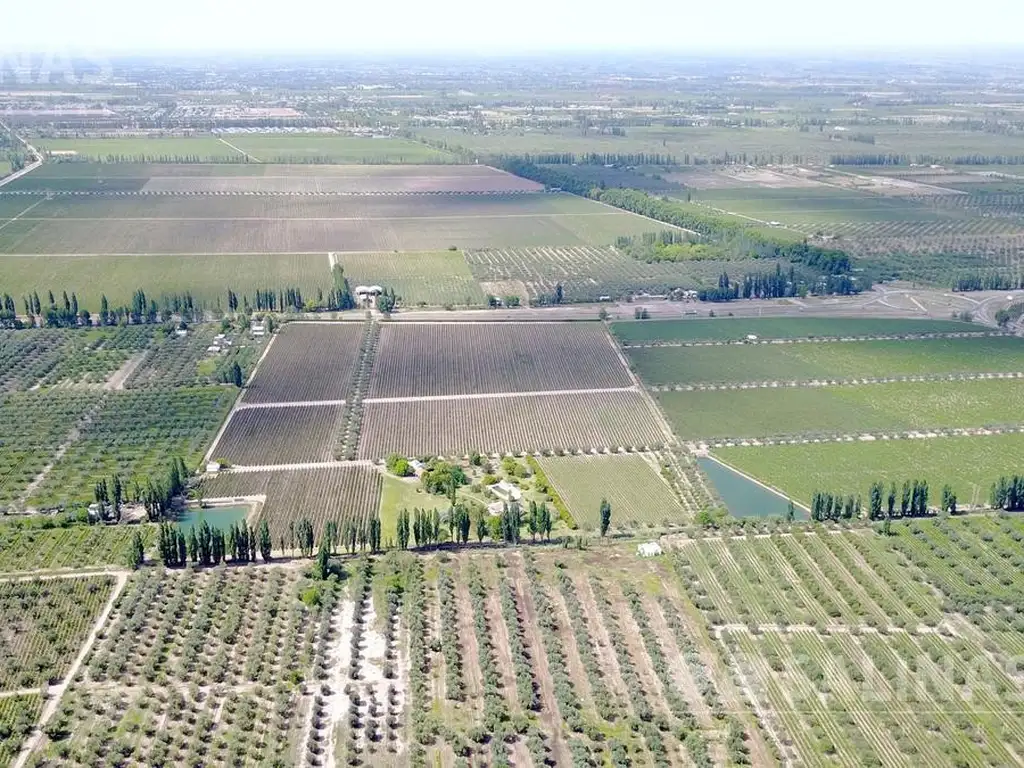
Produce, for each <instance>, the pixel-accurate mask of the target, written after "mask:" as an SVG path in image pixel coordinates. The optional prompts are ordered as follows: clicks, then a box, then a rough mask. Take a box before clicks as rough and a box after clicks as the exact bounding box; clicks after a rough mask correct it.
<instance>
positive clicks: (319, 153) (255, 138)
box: [224, 133, 455, 165]
mask: <svg viewBox="0 0 1024 768" xmlns="http://www.w3.org/2000/svg"><path fill="white" fill-rule="evenodd" d="M224 140H225V141H228V142H230V143H231V144H233V145H235V146H236V147H238V148H239V149H240V150H242V151H243V152H245V153H247V154H248V155H249V156H250V159H251V160H254V161H256V162H264V163H295V164H302V163H338V164H344V163H353V164H358V163H363V164H366V165H374V164H378V165H380V164H387V163H399V164H404V163H452V162H455V157H454V156H453V155H451V154H449V153H448V152H443V151H441V150H437V149H433V148H432V147H428V146H426V145H425V144H421V143H420V142H418V141H411V140H409V139H398V138H364V137H361V136H344V135H339V134H332V133H308V134H293V133H289V134H265V133H229V134H226V135H225V137H224Z"/></svg>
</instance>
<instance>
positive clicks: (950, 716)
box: [674, 516, 1024, 766]
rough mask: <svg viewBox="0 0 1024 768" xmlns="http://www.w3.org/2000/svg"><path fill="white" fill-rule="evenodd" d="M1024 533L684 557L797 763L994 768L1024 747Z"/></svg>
mask: <svg viewBox="0 0 1024 768" xmlns="http://www.w3.org/2000/svg"><path fill="white" fill-rule="evenodd" d="M1021 535H1022V523H1021V522H1020V521H1019V520H1018V519H1015V518H1012V517H1009V516H998V517H994V516H974V517H971V518H966V519H963V520H945V521H935V520H928V521H916V520H915V521H912V522H910V523H906V524H896V525H894V526H893V535H892V536H882V535H879V534H877V533H874V532H871V531H857V532H850V533H838V534H833V535H822V534H819V533H807V534H799V533H798V534H796V535H771V536H765V537H757V538H738V537H737V538H727V539H712V540H706V541H701V542H690V543H687V544H686V545H684V546H682V547H681V548H680V549H679V551H678V552H677V553H676V554H675V555H674V567H675V569H676V572H677V574H678V576H679V577H680V579H681V582H682V584H683V586H684V588H685V589H686V591H687V593H688V596H689V597H690V599H691V600H692V601H693V603H694V604H695V605H696V606H697V607H698V609H699V610H700V611H701V613H702V614H703V616H704V618H705V620H706V622H707V623H708V625H709V627H710V629H711V630H712V631H713V633H714V634H715V636H716V637H717V638H718V639H719V641H720V643H721V649H722V651H723V652H724V655H725V658H726V660H727V662H728V664H729V665H730V667H731V668H732V669H733V670H734V671H735V674H736V677H737V679H739V680H740V681H742V684H743V686H744V687H745V689H746V690H747V691H748V695H750V696H751V697H752V698H753V705H754V707H755V709H756V710H757V711H759V712H761V713H763V715H762V716H763V718H764V721H765V722H766V723H767V724H768V725H769V726H770V728H771V729H772V732H773V733H775V734H777V736H778V739H779V741H780V746H781V748H782V755H783V757H784V758H785V759H790V760H797V761H799V762H800V763H801V764H805V765H834V764H835V762H836V761H840V762H841V763H843V764H848V763H849V764H852V762H853V761H854V760H857V761H864V760H868V761H870V762H871V763H873V764H878V763H881V764H891V765H917V764H920V763H921V762H924V761H927V762H936V763H938V764H944V765H945V764H958V763H959V764H968V765H972V764H977V765H993V766H994V765H1003V764H1006V763H1007V761H1009V762H1015V760H1016V759H1015V757H1013V755H1016V754H1018V750H1019V748H1020V746H1021V745H1022V744H1024V742H1022V736H1024V720H1022V715H1024V712H1022V711H1021V709H1020V706H1019V696H1020V680H1019V677H1018V676H1017V675H1016V674H1015V672H1013V670H1012V668H1011V667H1007V665H1006V661H1007V658H1008V656H1010V655H1012V654H1015V653H1018V652H1019V650H1018V647H1019V640H1018V638H1017V637H1016V636H1015V634H1016V633H1015V632H1013V631H1007V630H1010V629H1011V626H1012V624H1011V623H1012V622H1014V621H1017V618H1016V608H1015V606H1017V605H1018V604H1019V592H1017V591H1015V590H1014V589H1013V588H1012V586H1011V584H1013V583H1014V582H1015V581H1016V580H1019V572H1018V570H1017V568H1016V566H1014V565H1013V564H1012V561H1013V560H1014V559H1015V558H1018V557H1019V554H1017V545H1016V541H1015V538H1016V537H1019V536H1021ZM964 610H966V611H968V613H967V614H963V613H961V612H960V611H964ZM969 622H970V623H973V624H974V626H973V627H972V626H970V623H969Z"/></svg>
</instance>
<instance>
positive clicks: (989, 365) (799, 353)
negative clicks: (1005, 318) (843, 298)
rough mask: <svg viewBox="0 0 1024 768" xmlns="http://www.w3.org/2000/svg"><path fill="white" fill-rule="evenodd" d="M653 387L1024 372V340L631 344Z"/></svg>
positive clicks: (630, 352)
mask: <svg viewBox="0 0 1024 768" xmlns="http://www.w3.org/2000/svg"><path fill="white" fill-rule="evenodd" d="M626 352H627V355H628V356H629V359H630V361H631V362H632V364H633V366H634V368H635V370H636V372H637V373H638V374H639V375H640V376H641V378H643V380H644V381H645V382H646V383H647V384H652V385H658V384H687V383H699V382H707V383H722V382H743V381H793V380H815V379H854V378H866V377H876V376H914V375H942V374H954V373H970V372H999V371H1006V372H1016V371H1021V370H1024V340H1022V339H1019V338H1016V337H1001V336H1000V337H990V338H982V339H916V340H912V341H856V342H813V343H803V344H752V345H726V346H720V347H719V346H710V347H660V348H645V349H639V348H637V349H627V350H626Z"/></svg>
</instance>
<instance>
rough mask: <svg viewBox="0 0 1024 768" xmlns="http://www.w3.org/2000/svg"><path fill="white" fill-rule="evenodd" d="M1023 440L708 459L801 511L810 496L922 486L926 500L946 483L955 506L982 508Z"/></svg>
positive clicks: (775, 449) (759, 450) (852, 446)
mask: <svg viewBox="0 0 1024 768" xmlns="http://www.w3.org/2000/svg"><path fill="white" fill-rule="evenodd" d="M1021 450H1024V435H1021V434H1017V433H1014V434H1002V435H982V436H956V437H935V438H927V439H919V440H878V441H874V442H860V441H858V442H844V443H812V444H809V445H773V446H763V447H734V448H720V449H717V450H716V451H715V455H716V456H718V457H720V458H721V459H722V460H723V461H725V462H726V463H728V464H731V465H733V466H735V467H737V468H738V469H741V470H742V471H744V472H746V473H747V474H749V475H753V476H754V477H756V478H758V479H760V480H763V481H764V482H766V483H768V484H769V485H772V486H774V487H776V488H779V489H780V490H782V491H783V492H784V493H785V494H786V495H788V496H791V497H793V498H795V499H798V500H800V501H802V502H804V503H805V504H807V503H810V501H811V496H812V495H813V494H814V492H815V491H829V492H833V493H843V494H848V493H854V494H856V493H859V494H861V495H862V496H864V497H865V498H866V496H867V493H868V489H869V487H870V485H871V484H872V483H874V482H876V481H885V483H886V485H887V487H888V484H889V483H890V482H896V484H897V485H901V484H902V483H903V481H904V480H915V479H921V480H927V481H928V485H929V487H930V488H932V489H933V491H932V492H933V494H934V495H937V494H938V489H941V488H942V487H943V486H944V485H946V484H947V483H948V484H949V485H951V486H952V487H953V490H954V492H955V493H956V494H957V498H958V499H959V502H960V506H965V505H967V504H970V503H971V502H972V500H973V501H974V502H975V503H981V504H984V503H987V502H988V494H989V488H990V487H991V485H992V483H994V482H995V481H996V480H998V479H999V477H1000V476H1001V475H1007V476H1008V475H1013V474H1014V473H1019V472H1020V461H1019V457H1020V455H1021Z"/></svg>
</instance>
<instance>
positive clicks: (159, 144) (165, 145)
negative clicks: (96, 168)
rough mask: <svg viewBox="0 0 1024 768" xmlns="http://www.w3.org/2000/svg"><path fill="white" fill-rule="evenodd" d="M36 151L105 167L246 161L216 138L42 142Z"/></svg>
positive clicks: (58, 140)
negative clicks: (70, 155)
mask: <svg viewBox="0 0 1024 768" xmlns="http://www.w3.org/2000/svg"><path fill="white" fill-rule="evenodd" d="M35 147H36V149H38V150H39V151H40V152H43V153H44V154H45V153H47V152H74V153H75V157H76V159H78V158H81V159H82V160H91V161H97V162H103V163H161V162H171V163H175V162H192V163H217V162H222V163H223V162H241V161H242V160H243V159H244V158H243V156H242V154H241V153H240V152H238V150H235V149H232V148H231V147H229V146H228V145H227V144H225V143H224V142H222V141H218V140H217V138H216V137H214V136H195V137H162V136H161V137H132V138H111V139H94V138H76V139H40V140H39V141H38V142H37V143H36V144H35Z"/></svg>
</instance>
